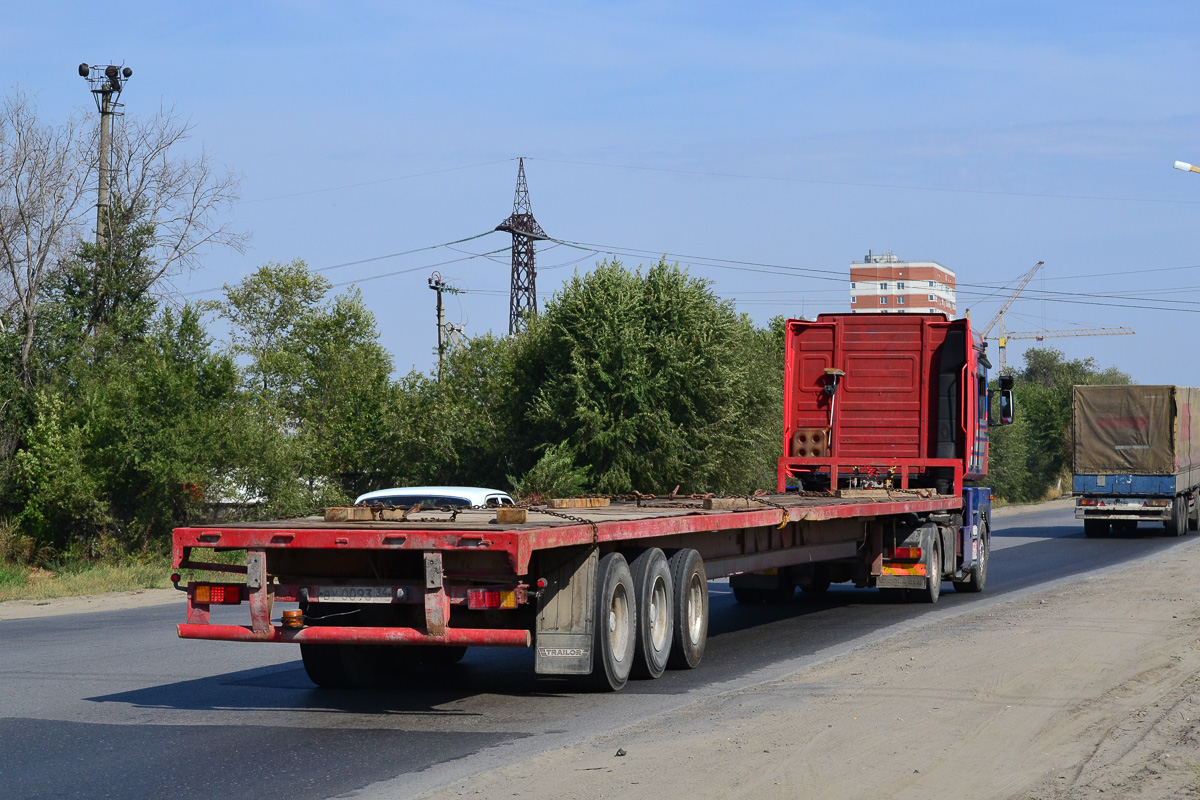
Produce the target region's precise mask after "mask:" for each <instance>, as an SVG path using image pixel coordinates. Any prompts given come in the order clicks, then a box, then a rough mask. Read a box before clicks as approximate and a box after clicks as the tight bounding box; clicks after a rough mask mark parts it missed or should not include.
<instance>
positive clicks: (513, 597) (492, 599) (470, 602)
mask: <svg viewBox="0 0 1200 800" xmlns="http://www.w3.org/2000/svg"><path fill="white" fill-rule="evenodd" d="M524 601H525V588H524V587H523V586H506V587H486V588H479V589H468V590H467V608H472V609H475V610H486V609H491V608H516V607H517V606H518V605H519V604H520V603H523V602H524Z"/></svg>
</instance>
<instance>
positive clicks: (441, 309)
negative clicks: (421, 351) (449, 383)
mask: <svg viewBox="0 0 1200 800" xmlns="http://www.w3.org/2000/svg"><path fill="white" fill-rule="evenodd" d="M429 288H430V289H433V290H434V291H435V292H437V332H438V343H437V357H438V380H439V381H440V380H441V379H442V360H443V359H444V358H445V357H446V339H447V334H452V333H454V332H455V330H456V328H455V326H453V325H447V324H446V307H445V306H444V305H442V292H449V293H450V294H458V293H459V292H461V291H462V290H461V289H457V288H455V287H453V286H450V285H448V284H447V283H446V282H445V281H443V280H442V273H440V272H435V273H433V274H432V275H430V276H429Z"/></svg>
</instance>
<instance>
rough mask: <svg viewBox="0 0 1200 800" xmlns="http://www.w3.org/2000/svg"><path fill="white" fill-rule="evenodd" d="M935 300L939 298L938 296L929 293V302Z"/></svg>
mask: <svg viewBox="0 0 1200 800" xmlns="http://www.w3.org/2000/svg"><path fill="white" fill-rule="evenodd" d="M931 282H932V281H931ZM934 300H937V298H936V297H934V296H933V295H929V302H931V303H932V302H933V301H934Z"/></svg>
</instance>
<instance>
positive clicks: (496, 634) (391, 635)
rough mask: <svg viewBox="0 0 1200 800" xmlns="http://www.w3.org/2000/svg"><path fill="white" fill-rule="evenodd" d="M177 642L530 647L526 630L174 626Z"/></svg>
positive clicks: (202, 624) (199, 624) (189, 624)
mask: <svg viewBox="0 0 1200 800" xmlns="http://www.w3.org/2000/svg"><path fill="white" fill-rule="evenodd" d="M176 627H177V628H178V629H179V638H180V639H215V640H218V641H226V642H278V643H281V644H409V645H426V646H437V645H463V646H467V647H529V646H530V644H531V643H532V636H531V635H530V633H529V631H527V630H506V629H491V628H447V629H446V632H445V633H444V634H442V635H440V636H431V635H429V634H427V633H425V632H424V631H420V630H417V629H416V628H381V627H379V628H377V627H334V626H321V627H313V628H298V629H291V628H283V627H280V626H279V625H272V626H271V627H270V628H268V629H267V630H265V631H261V632H260V631H255V630H254V629H253V628H251V627H250V626H249V625H209V624H205V623H183V624H180V625H177V626H176Z"/></svg>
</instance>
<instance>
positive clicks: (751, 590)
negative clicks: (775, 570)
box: [729, 586, 767, 606]
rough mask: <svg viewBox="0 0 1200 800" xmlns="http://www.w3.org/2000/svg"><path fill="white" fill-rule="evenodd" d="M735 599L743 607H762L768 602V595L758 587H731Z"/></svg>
mask: <svg viewBox="0 0 1200 800" xmlns="http://www.w3.org/2000/svg"><path fill="white" fill-rule="evenodd" d="M729 588H730V589H731V590H732V591H733V599H734V600H736V601H737V603H738V605H741V606H760V605H762V604H763V603H765V602H767V593H766V591H765V590H764V589H760V588H758V587H757V586H730V587H729Z"/></svg>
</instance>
